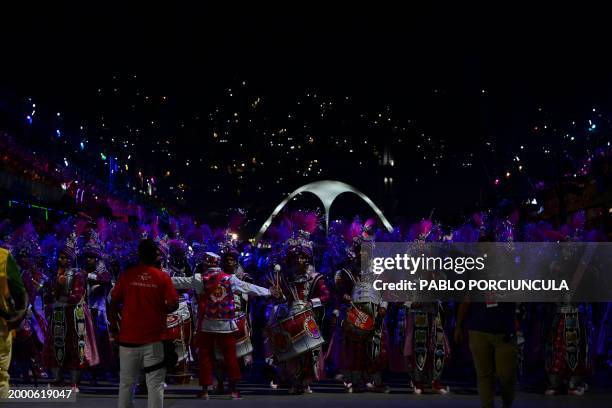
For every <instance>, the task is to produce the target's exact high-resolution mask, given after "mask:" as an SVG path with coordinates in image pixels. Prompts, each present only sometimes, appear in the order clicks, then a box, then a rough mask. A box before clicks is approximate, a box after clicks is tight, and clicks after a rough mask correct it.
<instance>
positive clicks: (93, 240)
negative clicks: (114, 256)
mask: <svg viewBox="0 0 612 408" xmlns="http://www.w3.org/2000/svg"><path fill="white" fill-rule="evenodd" d="M88 235H89V239H88V240H87V242H86V243H85V245H84V246H83V255H85V256H87V255H90V256H94V257H95V258H102V256H103V255H104V246H103V245H102V242H101V241H100V237H99V236H98V233H97V232H96V231H94V230H91V231H89V234H88Z"/></svg>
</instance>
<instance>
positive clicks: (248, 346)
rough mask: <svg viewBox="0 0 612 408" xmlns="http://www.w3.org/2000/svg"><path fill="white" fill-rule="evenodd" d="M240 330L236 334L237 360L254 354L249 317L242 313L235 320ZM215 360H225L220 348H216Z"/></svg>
mask: <svg viewBox="0 0 612 408" xmlns="http://www.w3.org/2000/svg"><path fill="white" fill-rule="evenodd" d="M234 321H235V322H236V326H238V330H237V331H235V332H234V337H235V338H236V358H241V357H244V356H246V355H248V354H251V353H252V352H253V343H251V328H250V326H249V321H248V320H247V315H246V314H244V313H242V314H240V315H238V316H236V318H235V319H234ZM215 358H216V359H217V360H219V361H222V360H223V355H222V354H221V350H219V348H218V347H215Z"/></svg>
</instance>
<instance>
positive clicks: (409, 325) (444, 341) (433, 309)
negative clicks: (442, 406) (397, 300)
mask: <svg viewBox="0 0 612 408" xmlns="http://www.w3.org/2000/svg"><path fill="white" fill-rule="evenodd" d="M404 307H406V313H405V314H404V316H405V318H406V322H405V324H404V325H403V326H404V327H405V328H406V334H405V337H404V338H405V340H404V341H405V342H404V355H405V356H406V357H407V358H408V361H409V366H410V372H411V379H412V381H413V384H414V393H415V394H422V393H423V391H424V389H425V385H426V384H428V385H431V389H432V391H433V392H435V393H438V394H448V392H449V389H448V387H447V386H445V385H443V384H442V382H441V381H440V378H441V377H442V371H443V370H444V365H445V363H446V362H447V361H448V359H449V358H450V346H449V343H448V338H447V336H446V333H445V331H444V326H443V324H442V318H441V315H442V313H441V308H442V305H441V304H440V303H432V302H428V303H418V304H417V303H412V304H410V303H406V304H405V305H404Z"/></svg>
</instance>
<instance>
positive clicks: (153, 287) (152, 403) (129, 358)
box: [108, 239, 178, 408]
mask: <svg viewBox="0 0 612 408" xmlns="http://www.w3.org/2000/svg"><path fill="white" fill-rule="evenodd" d="M138 258H139V261H140V263H139V265H137V266H135V267H133V268H130V269H128V270H126V271H125V272H124V273H123V274H122V275H121V276H119V280H118V281H117V284H116V285H115V287H114V288H113V291H112V293H111V304H110V307H109V309H110V312H109V315H108V320H109V326H110V331H111V335H112V336H113V337H114V338H115V339H117V340H118V341H119V362H120V370H119V408H131V407H133V403H134V391H133V390H134V385H135V384H136V382H137V381H138V376H139V374H140V370H141V369H143V368H144V369H145V372H146V373H147V374H146V380H147V389H148V407H149V408H161V407H163V403H164V378H165V376H166V369H165V366H164V364H163V361H164V346H163V343H162V334H163V333H164V331H165V329H166V315H167V314H168V313H170V312H173V311H175V310H176V309H177V308H178V295H177V293H176V290H175V289H174V286H173V285H172V281H171V280H170V277H169V276H168V275H167V274H166V273H165V272H163V271H161V270H160V269H158V268H157V267H155V266H154V265H156V264H157V261H158V258H159V252H158V249H157V245H155V242H153V240H151V239H144V240H142V241H140V244H139V245H138ZM120 305H122V307H121V327H120V328H119V326H118V324H117V322H118V321H119V307H120ZM147 368H151V369H154V370H147Z"/></svg>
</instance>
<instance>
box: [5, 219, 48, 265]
mask: <svg viewBox="0 0 612 408" xmlns="http://www.w3.org/2000/svg"><path fill="white" fill-rule="evenodd" d="M38 241H39V236H38V233H37V232H36V229H35V228H34V225H33V224H32V223H31V222H28V223H26V224H24V225H22V226H21V227H20V228H18V229H17V230H16V231H15V232H14V233H13V234H12V235H11V238H10V240H9V246H10V248H11V252H12V253H13V256H15V257H16V258H38V257H40V256H41V254H42V253H41V248H40V246H39V245H38Z"/></svg>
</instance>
